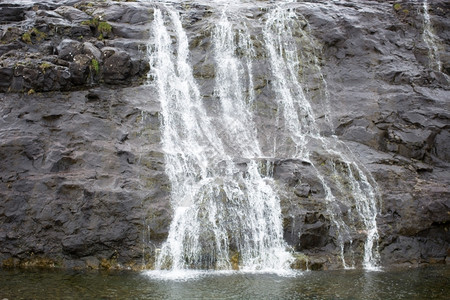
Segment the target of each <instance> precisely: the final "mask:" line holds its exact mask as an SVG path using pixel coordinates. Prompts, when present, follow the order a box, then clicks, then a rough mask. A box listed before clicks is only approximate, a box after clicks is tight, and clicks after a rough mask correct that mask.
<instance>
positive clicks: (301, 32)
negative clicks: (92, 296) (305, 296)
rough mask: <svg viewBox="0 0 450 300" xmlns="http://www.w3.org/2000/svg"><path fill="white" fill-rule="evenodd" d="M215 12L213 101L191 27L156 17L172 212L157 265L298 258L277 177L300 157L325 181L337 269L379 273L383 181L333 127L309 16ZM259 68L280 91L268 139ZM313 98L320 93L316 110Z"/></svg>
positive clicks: (249, 265)
mask: <svg viewBox="0 0 450 300" xmlns="http://www.w3.org/2000/svg"><path fill="white" fill-rule="evenodd" d="M213 14H215V17H214V20H215V21H214V24H208V26H209V27H208V28H207V29H205V31H207V34H209V41H210V45H209V47H207V48H206V51H208V56H209V57H210V61H211V63H212V65H213V75H212V76H213V77H214V88H213V89H212V92H211V94H210V95H208V96H207V97H206V96H205V94H206V93H207V92H206V91H204V90H203V88H204V87H203V86H202V85H201V84H200V83H199V81H198V79H197V78H196V76H194V66H193V65H192V61H191V56H190V40H189V37H188V34H187V32H186V31H185V29H184V26H188V25H185V24H183V18H182V17H180V14H179V12H177V10H176V9H175V8H171V7H169V6H164V7H161V8H155V9H154V21H153V24H152V32H151V38H150V41H149V46H148V49H149V51H148V53H149V59H150V64H151V71H150V73H149V78H150V84H152V85H155V86H156V88H157V91H158V95H159V100H160V103H161V115H162V116H161V134H162V146H163V151H164V155H165V170H166V173H167V176H168V177H169V180H170V184H171V186H170V188H171V191H170V197H171V205H172V209H173V219H172V222H171V225H170V230H169V234H168V237H167V240H166V241H165V242H164V243H163V244H162V246H161V248H160V249H158V250H157V251H156V262H155V268H156V269H158V270H163V269H168V270H172V271H180V270H186V269H214V270H232V269H234V270H238V269H239V270H243V271H269V272H280V271H286V270H289V269H290V267H291V264H292V263H293V261H294V256H293V253H292V252H293V250H292V249H291V247H290V246H289V245H288V244H287V243H286V242H285V240H284V239H283V217H282V211H281V206H280V197H281V194H282V192H283V191H282V187H281V186H279V185H278V184H277V182H276V180H275V179H274V177H273V172H272V170H273V168H274V162H275V161H276V160H278V159H290V160H296V161H302V162H303V163H304V164H305V165H307V166H309V168H310V169H311V170H312V172H313V173H314V174H315V176H316V178H317V179H318V181H319V182H320V185H321V189H322V190H323V193H324V197H325V200H326V201H325V203H326V212H324V213H325V214H326V215H327V216H328V218H329V219H330V220H331V229H330V230H332V231H334V232H335V235H334V236H335V238H334V239H335V240H334V243H335V245H336V246H337V248H338V249H339V251H338V253H336V255H338V256H339V257H340V260H341V263H342V266H343V267H345V268H347V267H355V266H356V265H362V266H363V267H364V268H369V269H370V268H375V267H377V265H378V263H379V257H378V256H379V254H378V248H377V239H378V231H377V224H376V216H377V202H378V200H379V199H378V196H377V190H376V183H375V181H374V180H373V179H372V177H371V175H370V173H368V172H367V171H365V169H364V167H363V166H362V165H361V164H360V163H359V162H357V160H356V158H355V157H354V156H353V155H352V153H351V151H350V150H349V148H348V147H347V146H346V145H345V144H344V143H343V142H342V141H340V140H338V138H337V137H336V136H334V135H333V134H332V132H331V131H330V128H332V124H331V122H332V120H331V117H330V115H329V101H330V99H329V98H328V91H327V84H326V81H325V78H324V76H323V75H322V73H321V70H320V63H319V58H318V55H319V54H318V51H317V49H316V48H317V47H316V45H315V44H314V37H313V36H311V33H310V32H309V31H308V24H307V21H306V19H305V18H303V17H302V16H301V14H300V12H298V11H294V10H293V9H289V8H288V7H284V6H283V5H279V6H273V7H268V8H267V9H266V10H265V11H264V13H262V14H261V15H260V16H259V17H258V18H246V17H244V16H242V17H241V16H240V14H232V13H230V12H228V11H227V10H221V9H216V10H215V11H213ZM255 44H257V46H256V45H255ZM261 57H262V58H263V59H264V60H265V61H266V63H265V64H261ZM256 67H258V68H263V69H265V72H266V75H267V78H266V79H264V80H265V82H266V83H265V84H266V87H267V89H268V90H270V93H271V95H273V99H272V103H273V105H274V110H273V113H272V114H271V115H269V116H266V117H265V118H266V120H265V121H266V122H267V123H269V124H271V125H270V126H272V128H275V129H274V131H271V134H272V135H270V136H267V134H266V133H265V132H262V130H263V129H262V128H261V126H260V125H261V124H259V123H258V120H260V119H261V116H260V115H258V114H259V113H260V109H261V106H262V103H261V102H259V101H260V99H259V94H258V93H260V92H261V91H258V89H257V88H256V83H255V82H256V76H255V73H254V68H256ZM309 76H314V78H316V80H315V84H316V87H315V88H314V89H313V88H311V86H309V85H308V84H310V83H308V77H309ZM305 78H306V80H305ZM317 86H318V87H319V88H317ZM312 93H316V95H319V97H316V99H315V100H314V101H315V103H314V101H313V99H312V97H311V95H312ZM317 99H318V100H317ZM324 132H325V133H324ZM261 136H264V138H263V139H262V138H261ZM261 139H262V140H261ZM318 153H320V154H321V156H320V157H322V158H323V157H326V158H325V159H322V158H319V156H318V155H317V154H318ZM355 235H359V236H364V238H363V240H364V241H365V242H364V244H363V245H354V243H353V239H354V236H355ZM358 247H360V248H361V247H362V248H363V250H361V249H359V250H358V249H357V248H358ZM355 249H356V250H355ZM359 252H361V253H362V255H359V256H361V257H359V256H358V255H357V254H355V253H359Z"/></svg>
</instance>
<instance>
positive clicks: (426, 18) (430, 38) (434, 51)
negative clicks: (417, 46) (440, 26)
mask: <svg viewBox="0 0 450 300" xmlns="http://www.w3.org/2000/svg"><path fill="white" fill-rule="evenodd" d="M422 36H423V40H424V42H425V44H427V46H428V58H429V60H430V63H429V64H430V68H432V69H434V70H436V71H439V72H441V71H442V63H441V60H440V57H439V49H438V46H437V42H436V41H437V40H438V38H437V37H436V35H435V34H434V31H433V25H432V24H431V19H430V13H429V6H428V0H423V34H422Z"/></svg>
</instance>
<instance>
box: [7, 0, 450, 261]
mask: <svg viewBox="0 0 450 300" xmlns="http://www.w3.org/2000/svg"><path fill="white" fill-rule="evenodd" d="M56 2H57V1H36V2H35V3H34V4H33V5H31V4H15V3H13V1H9V2H8V1H6V2H5V3H3V2H2V3H0V40H1V43H0V92H2V93H1V94H0V116H1V119H0V224H2V225H1V227H0V244H1V245H2V247H1V249H0V261H3V262H4V265H21V264H22V265H26V264H24V263H25V262H30V261H32V259H33V257H35V258H36V257H46V258H50V260H49V265H50V264H52V265H61V266H65V267H90V268H99V267H102V266H113V267H114V266H116V265H120V266H122V267H123V266H126V265H129V266H135V265H141V263H142V261H144V262H145V263H151V261H152V259H153V255H154V253H155V251H156V249H157V248H158V247H159V246H160V244H161V242H162V241H164V240H165V239H166V237H167V232H168V228H169V225H170V222H171V215H172V213H171V208H170V203H169V202H170V200H169V193H170V184H169V182H168V179H167V177H166V175H165V173H164V155H163V153H162V151H161V145H160V139H161V137H160V131H159V129H160V128H159V127H160V125H159V124H160V119H159V112H160V108H159V102H158V97H157V93H156V90H155V87H154V86H151V85H150V86H140V84H141V83H142V82H143V81H144V79H146V76H147V72H148V70H149V64H148V59H147V57H146V51H147V40H148V37H149V35H150V34H149V29H150V28H151V26H152V23H151V21H152V18H153V14H152V11H153V6H152V4H150V3H144V2H125V1H122V2H119V1H111V2H101V1H93V2H88V1H87V2H79V1H59V2H58V3H56ZM429 2H430V3H429V7H430V16H431V22H432V24H433V26H434V30H435V37H436V41H435V42H436V45H437V49H438V57H439V59H440V61H441V64H442V69H441V71H439V70H436V68H435V65H434V64H433V63H432V61H431V60H430V57H429V46H427V44H426V43H425V42H424V40H423V31H424V27H423V23H424V21H423V14H422V11H423V8H422V4H421V3H413V2H411V1H395V3H393V2H386V1H361V2H358V3H355V2H354V1H353V2H350V1H348V2H347V1H340V2H339V3H330V2H329V1H314V2H301V3H295V4H292V7H293V8H294V9H295V11H296V13H297V14H298V15H299V16H300V15H302V16H303V17H304V18H305V20H307V21H308V23H309V27H308V28H309V30H310V32H311V34H312V36H313V37H314V47H315V49H308V48H307V47H306V46H304V47H305V48H304V49H302V50H303V51H306V52H308V51H310V52H315V53H316V54H318V57H319V61H320V67H321V71H322V73H323V76H324V78H325V79H326V83H327V91H328V97H329V102H330V109H329V110H330V115H329V116H330V119H331V123H332V128H328V127H327V126H322V127H321V129H322V133H323V135H326V136H331V135H333V134H334V135H337V136H338V137H339V139H340V140H342V141H345V143H346V146H347V147H349V149H350V150H351V151H352V152H353V154H354V156H355V157H356V158H357V159H358V160H359V161H360V162H361V163H362V165H364V168H365V169H367V171H369V172H370V174H371V175H372V176H373V178H374V179H375V181H376V183H377V185H378V186H377V190H378V192H379V195H380V203H378V209H379V213H378V218H377V224H378V230H379V235H380V239H379V250H380V254H381V262H382V264H383V265H385V266H389V265H393V264H412V265H418V264H422V263H442V262H446V261H447V262H448V261H449V259H448V257H449V254H450V253H449V249H450V247H449V243H450V240H449V236H450V235H449V234H448V230H449V221H450V214H449V211H450V200H449V199H450V195H449V190H450V188H449V187H450V171H449V164H450V152H449V151H450V150H449V148H450V136H449V135H450V134H449V128H450V122H449V118H450V115H449V104H448V99H450V91H449V89H450V83H449V75H450V72H449V64H450V63H449V61H450V59H449V58H450V55H449V53H450V51H449V50H450V49H449V47H450V43H449V36H448V32H449V26H450V24H449V20H450V17H449V10H450V8H449V6H448V3H447V2H446V1H429ZM258 3H259V4H260V5H268V4H267V3H265V2H264V3H263V2H260V1H259V2H258ZM394 4H395V5H394ZM397 4H398V5H397ZM208 5H209V4H208ZM208 5H203V4H192V5H182V4H180V5H178V6H177V7H176V9H177V10H178V11H179V12H180V13H181V14H182V16H183V24H184V26H185V30H186V31H187V34H188V37H189V41H190V50H191V55H192V56H191V63H192V65H193V70H194V76H195V77H196V80H197V81H198V82H199V85H200V87H201V90H202V94H203V95H204V96H205V99H207V101H205V103H206V102H207V103H208V105H214V104H213V103H212V101H210V99H213V95H214V80H215V79H214V77H215V70H214V61H213V58H211V54H210V52H211V49H212V48H211V47H212V45H211V26H210V25H211V24H214V20H216V19H215V16H216V14H217V12H216V10H215V8H213V7H209V6H208ZM243 14H244V15H245V18H247V19H248V20H254V19H258V18H262V20H264V10H261V9H260V7H258V6H253V7H252V6H250V7H247V8H246V10H245V12H243ZM300 20H301V18H300ZM252 22H253V21H252ZM303 25H304V26H306V23H305V24H303ZM261 26H262V25H261ZM258 30H259V31H260V28H259V29H258V28H257V29H255V32H258ZM261 43H262V41H261V40H258V39H254V44H255V47H256V48H255V51H256V56H257V59H256V61H255V63H254V66H253V68H254V76H253V78H254V81H255V84H254V89H255V94H256V95H257V102H256V103H255V109H256V110H257V111H258V116H257V117H256V120H255V122H256V123H257V124H258V126H259V128H258V137H259V139H260V142H261V147H262V148H263V150H264V151H266V152H268V151H269V149H270V141H269V139H270V137H271V136H273V135H274V134H276V132H277V131H276V130H277V129H276V128H275V125H274V124H272V123H270V122H269V121H268V120H269V116H270V115H271V113H272V112H273V111H274V110H276V106H277V105H276V103H274V101H273V99H274V98H275V95H274V93H273V91H272V89H271V79H270V72H268V62H267V57H266V56H265V55H264V51H263V45H262V44H261ZM318 82H319V81H318V80H317V77H314V76H305V78H304V82H303V83H304V84H305V85H306V86H307V87H308V89H307V92H308V96H309V97H310V98H311V99H313V101H312V102H313V104H314V103H316V102H317V103H319V99H320V98H321V97H323V96H324V95H325V93H324V87H323V85H322V86H321V85H320V84H318ZM314 109H315V110H316V111H320V108H319V107H314ZM322 119H323V118H321V119H320V120H318V122H321V120H322ZM284 138H285V137H280V141H283V139H284ZM286 143H288V141H287V142H286ZM280 144H281V145H282V143H280ZM311 149H312V150H311V151H312V157H313V158H314V159H316V160H317V161H323V162H324V163H326V161H327V159H328V158H327V157H326V156H325V155H324V153H321V152H320V151H319V149H315V148H314V145H313V146H312V148H311ZM272 163H273V178H274V185H275V186H276V187H277V188H278V189H279V191H280V193H279V194H280V200H281V205H282V212H283V225H284V238H285V240H286V241H287V243H288V244H289V245H290V246H291V247H292V248H293V250H295V251H299V252H303V253H304V254H305V255H307V256H308V259H309V261H310V263H311V265H314V268H316V269H320V268H335V267H341V265H340V262H339V258H338V255H339V253H338V252H339V249H338V245H337V243H336V232H335V231H334V227H333V221H332V218H331V216H330V212H329V211H327V209H326V205H327V204H326V202H325V191H324V190H323V186H322V185H321V183H320V181H319V180H318V179H317V176H316V175H315V172H314V169H313V167H312V166H311V164H310V163H309V162H306V161H301V160H298V159H291V158H289V157H283V156H282V155H280V157H275V158H273V161H272ZM336 209H339V210H340V211H342V212H345V211H347V210H348V209H349V208H348V207H344V206H343V205H341V206H337V208H336ZM348 217H350V216H348ZM352 238H353V241H354V244H353V245H352V247H353V248H354V253H355V255H361V252H362V244H363V243H364V239H365V235H364V232H354V233H353V236H352ZM346 247H350V246H348V245H346ZM143 249H144V251H143ZM143 253H145V254H143ZM143 256H144V257H143ZM40 261H41V260H40ZM5 262H7V263H5Z"/></svg>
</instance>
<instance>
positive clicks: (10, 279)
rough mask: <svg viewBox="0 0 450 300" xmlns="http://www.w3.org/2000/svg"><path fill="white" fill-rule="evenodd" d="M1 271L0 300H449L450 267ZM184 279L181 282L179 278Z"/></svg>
mask: <svg viewBox="0 0 450 300" xmlns="http://www.w3.org/2000/svg"><path fill="white" fill-rule="evenodd" d="M190 275H193V276H187V277H190V279H182V278H183V277H181V278H178V279H168V278H167V277H165V278H166V279H163V278H164V277H162V276H161V274H160V273H157V272H148V273H131V272H116V273H111V272H105V273H103V272H75V271H32V270H28V271H26V272H25V271H19V270H0V299H5V298H6V299H10V300H12V299H449V298H448V295H450V267H449V266H437V267H429V268H420V269H402V270H390V271H383V272H367V271H361V270H341V271H309V272H298V273H292V274H290V276H279V275H274V274H255V273H238V272H228V273H207V272H206V273H205V272H203V273H192V274H190ZM184 278H186V277H184Z"/></svg>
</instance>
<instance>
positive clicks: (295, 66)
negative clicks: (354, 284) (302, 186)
mask: <svg viewBox="0 0 450 300" xmlns="http://www.w3.org/2000/svg"><path fill="white" fill-rule="evenodd" d="M294 30H296V31H297V32H296V34H297V36H298V35H300V36H303V35H305V32H304V31H302V29H301V28H300V27H299V25H298V17H297V15H296V14H295V12H294V11H293V10H290V9H283V8H281V7H277V8H276V9H274V10H273V11H272V12H270V13H269V14H268V16H267V22H266V26H265V27H264V32H263V34H264V41H265V45H266V48H267V52H268V53H269V59H270V65H271V68H272V75H273V78H274V83H273V86H274V90H275V91H276V96H277V103H278V108H279V113H280V114H281V116H280V119H282V120H283V121H284V130H286V131H287V132H288V133H289V136H290V138H291V140H292V142H293V143H294V145H295V150H294V151H293V152H292V153H291V155H292V156H293V157H296V158H299V159H302V160H304V161H307V162H309V163H310V164H311V165H312V167H313V169H314V170H315V172H316V176H317V177H318V178H319V180H320V181H321V183H322V186H323V189H324V191H325V198H326V201H327V203H328V204H327V210H328V213H329V215H330V219H331V221H332V223H333V225H334V226H335V228H336V231H337V243H338V245H339V248H340V252H341V259H342V263H343V265H344V267H347V263H346V261H345V257H344V251H345V244H346V243H348V244H352V238H351V231H352V228H350V226H351V224H352V223H353V222H345V221H344V218H343V216H342V215H343V213H344V212H342V209H341V207H340V204H342V203H343V204H345V205H346V206H347V207H349V208H352V207H354V212H353V215H355V214H356V215H357V217H358V219H360V220H362V223H363V225H364V226H363V227H364V229H362V230H360V231H363V232H364V233H365V234H366V235H367V238H366V242H365V245H364V258H363V265H364V267H365V268H374V267H376V266H377V264H378V260H379V258H378V256H379V255H378V250H377V245H376V241H377V239H378V231H377V225H376V215H377V210H376V201H377V199H376V191H375V189H374V188H373V187H372V184H371V183H370V181H369V179H368V177H367V176H366V175H365V174H364V172H363V171H362V170H361V168H360V167H358V165H357V164H356V163H355V162H354V161H355V160H354V158H353V159H351V160H350V159H349V157H348V156H349V155H347V154H346V153H345V152H346V149H345V148H344V151H342V150H339V147H341V148H342V145H343V143H342V142H339V141H338V140H337V139H336V138H327V137H324V136H321V135H320V128H319V126H318V124H317V123H316V116H315V113H314V110H313V108H312V105H311V103H310V101H309V100H308V99H307V97H306V93H305V91H304V88H303V86H302V85H301V84H300V79H299V78H298V76H299V74H300V73H301V71H300V70H299V68H300V66H301V65H302V63H303V62H302V61H299V59H298V58H299V57H303V58H307V55H306V54H305V53H300V54H299V50H298V48H297V43H296V37H297V36H295V33H294ZM320 78H322V79H323V76H320ZM324 100H325V101H326V100H327V99H324ZM311 146H313V147H316V148H319V149H320V150H322V151H324V152H325V153H326V154H327V156H328V157H329V158H328V159H327V161H326V163H327V164H328V168H327V169H328V170H332V173H333V174H332V175H331V176H327V178H325V176H324V173H323V172H322V171H320V170H319V167H318V166H316V163H315V162H314V160H313V159H312V158H311V153H310V151H309V147H311ZM347 152H348V151H347ZM337 164H339V165H341V168H337ZM343 182H345V186H344V183H343ZM331 186H336V187H337V188H338V191H340V195H339V196H340V197H339V201H338V200H337V197H336V196H335V195H334V193H333V192H332V189H331ZM345 213H348V214H351V213H352V212H351V209H350V211H348V212H345ZM355 230H356V229H355V228H353V231H355ZM350 250H351V247H350ZM352 264H353V263H352Z"/></svg>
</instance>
